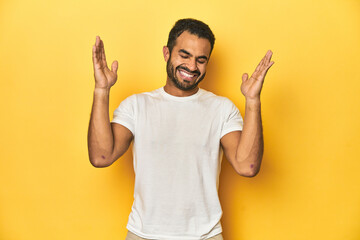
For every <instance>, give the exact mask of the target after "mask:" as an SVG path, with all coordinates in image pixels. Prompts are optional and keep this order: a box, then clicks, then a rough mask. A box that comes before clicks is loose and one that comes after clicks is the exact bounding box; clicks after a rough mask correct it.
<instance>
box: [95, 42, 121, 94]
mask: <svg viewBox="0 0 360 240" xmlns="http://www.w3.org/2000/svg"><path fill="white" fill-rule="evenodd" d="M92 57H93V65H94V77H95V88H103V89H110V88H111V86H113V85H114V84H115V82H116V80H117V69H118V62H117V61H116V60H115V61H114V62H113V63H112V64H111V70H110V69H109V68H108V66H107V63H106V57H105V49H104V43H103V41H102V40H101V39H100V37H99V36H96V41H95V45H94V46H93V48H92Z"/></svg>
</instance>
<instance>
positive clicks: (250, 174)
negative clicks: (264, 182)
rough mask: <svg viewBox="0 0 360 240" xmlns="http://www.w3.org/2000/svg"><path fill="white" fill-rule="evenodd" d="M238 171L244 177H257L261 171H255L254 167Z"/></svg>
mask: <svg viewBox="0 0 360 240" xmlns="http://www.w3.org/2000/svg"><path fill="white" fill-rule="evenodd" d="M237 173H238V174H239V175H240V176H242V177H248V178H252V177H255V176H256V175H257V174H258V173H259V171H254V170H252V169H248V170H246V171H245V170H241V171H240V170H239V171H237Z"/></svg>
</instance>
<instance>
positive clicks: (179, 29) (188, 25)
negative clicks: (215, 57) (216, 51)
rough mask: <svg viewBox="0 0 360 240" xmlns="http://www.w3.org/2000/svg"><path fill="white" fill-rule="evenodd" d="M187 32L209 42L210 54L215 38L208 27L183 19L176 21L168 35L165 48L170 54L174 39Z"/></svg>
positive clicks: (192, 20) (190, 19) (199, 22)
mask: <svg viewBox="0 0 360 240" xmlns="http://www.w3.org/2000/svg"><path fill="white" fill-rule="evenodd" d="M184 31H188V32H190V33H191V34H194V35H196V36H198V37H199V38H205V39H207V40H209V42H210V46H211V49H210V54H211V52H212V50H213V48H214V44H215V36H214V34H213V32H212V31H211V29H210V27H209V26H208V25H207V24H205V23H203V22H201V21H199V20H196V19H193V18H185V19H180V20H178V21H177V22H176V23H175V25H174V26H173V28H172V29H171V31H170V33H169V39H168V42H167V47H168V48H169V51H170V54H171V52H172V50H173V48H174V46H175V44H176V39H177V38H178V37H179V36H180V35H181V34H182V33H183V32H184Z"/></svg>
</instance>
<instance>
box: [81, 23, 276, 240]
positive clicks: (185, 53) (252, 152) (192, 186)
mask: <svg viewBox="0 0 360 240" xmlns="http://www.w3.org/2000/svg"><path fill="white" fill-rule="evenodd" d="M214 42H215V37H214V35H213V33H212V32H211V30H210V28H209V27H208V26H207V25H206V24H204V23H203V22H200V21H198V20H194V19H182V20H179V21H177V22H176V24H175V26H174V27H173V28H172V30H171V31H170V34H169V39H168V43H167V46H165V47H164V48H163V54H164V59H165V61H166V62H167V68H166V70H167V79H166V84H165V86H164V87H163V88H159V89H156V90H154V91H152V92H146V93H142V94H135V95H132V96H130V97H128V98H127V99H125V100H124V101H123V102H122V103H121V104H120V106H119V107H118V108H117V109H116V110H115V112H114V118H113V120H112V122H111V123H110V120H109V112H108V111H109V91H110V88H111V86H113V85H114V84H115V82H116V80H117V68H118V63H117V61H114V62H113V63H112V65H111V70H110V69H109V68H108V67H107V63H106V59H105V51H104V44H103V42H102V40H100V38H99V37H96V43H95V45H94V46H93V64H94V76H95V90H94V102H93V108H92V113H91V118H90V124H89V135H88V146H89V158H90V162H91V163H92V165H94V166H95V167H107V166H110V165H111V164H112V163H113V162H114V161H116V160H117V159H118V158H119V157H120V156H122V155H123V154H124V153H125V152H126V150H127V149H128V147H129V145H130V143H131V141H134V145H133V161H134V170H135V174H136V178H135V190H134V203H133V206H132V211H131V214H130V216H129V221H128V224H127V229H128V230H129V231H128V235H127V238H126V239H164V240H173V239H174V240H175V239H176V240H186V239H189V240H198V239H223V238H222V235H221V232H222V227H221V223H220V219H221V216H222V210H221V206H220V202H219V198H218V192H217V191H218V183H219V174H220V164H221V158H222V150H224V152H225V155H226V157H227V159H228V160H229V161H230V163H231V165H232V166H233V167H234V169H235V170H236V172H237V173H238V174H240V175H241V176H246V177H253V176H255V175H256V174H257V173H258V171H259V169H260V164H261V159H262V155H263V136H262V123H261V112H260V92H261V88H262V85H263V81H264V78H265V75H266V73H267V71H268V69H269V68H270V67H271V66H272V64H273V63H274V62H273V61H270V59H271V55H272V52H271V51H268V52H267V53H266V55H265V57H264V58H263V59H262V60H261V62H260V63H259V65H258V66H257V68H256V70H255V72H254V73H253V74H252V76H251V77H250V78H248V75H247V74H244V75H243V77H242V80H243V82H242V85H241V92H242V94H244V96H245V98H246V110H245V116H244V121H243V119H242V117H241V115H240V113H239V111H238V109H237V108H236V106H235V105H234V104H233V103H232V102H231V101H230V100H228V99H227V98H225V97H220V96H216V95H214V94H213V93H211V92H208V91H206V90H203V89H200V88H199V87H198V84H199V83H200V81H201V80H203V78H204V77H205V73H206V66H207V63H208V61H209V59H210V54H211V51H212V49H213V46H214Z"/></svg>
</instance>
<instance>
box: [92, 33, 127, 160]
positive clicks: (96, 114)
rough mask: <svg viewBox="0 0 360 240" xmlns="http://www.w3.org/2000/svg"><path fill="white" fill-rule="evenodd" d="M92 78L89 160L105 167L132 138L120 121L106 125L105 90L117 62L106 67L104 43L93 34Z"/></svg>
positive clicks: (114, 80)
mask: <svg viewBox="0 0 360 240" xmlns="http://www.w3.org/2000/svg"><path fill="white" fill-rule="evenodd" d="M93 65H94V77H95V90H94V101H93V105H92V111H91V116H90V123H89V130H88V151H89V159H90V162H91V164H92V165H93V166H95V167H107V166H109V165H111V164H112V163H113V162H114V161H116V159H118V158H119V157H120V156H122V155H123V154H124V153H125V152H126V150H127V149H128V148H129V145H130V143H131V140H132V139H133V136H132V133H131V132H130V130H128V129H127V128H125V127H124V126H122V125H120V124H110V119H109V93H110V88H111V87H112V86H113V85H114V84H115V82H116V80H117V73H116V72H117V68H118V63H117V61H114V62H113V63H112V65H111V70H110V69H109V68H108V67H107V63H106V58H105V50H104V44H103V42H102V40H101V39H100V37H96V42H95V45H94V46H93Z"/></svg>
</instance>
